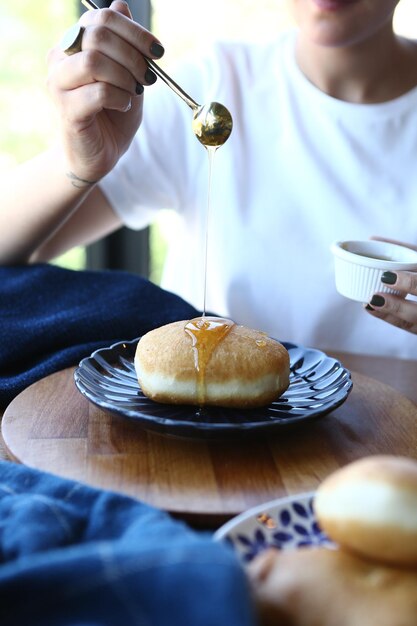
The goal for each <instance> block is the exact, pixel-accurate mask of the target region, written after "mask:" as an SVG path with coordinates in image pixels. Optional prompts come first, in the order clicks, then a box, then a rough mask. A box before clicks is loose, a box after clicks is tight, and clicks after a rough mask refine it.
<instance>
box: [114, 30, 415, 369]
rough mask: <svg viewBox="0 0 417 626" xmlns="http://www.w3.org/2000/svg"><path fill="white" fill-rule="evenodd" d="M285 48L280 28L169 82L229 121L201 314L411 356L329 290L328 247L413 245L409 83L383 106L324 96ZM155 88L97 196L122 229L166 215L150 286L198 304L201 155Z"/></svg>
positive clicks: (179, 115)
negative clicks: (376, 241) (173, 216)
mask: <svg viewBox="0 0 417 626" xmlns="http://www.w3.org/2000/svg"><path fill="white" fill-rule="evenodd" d="M294 45H295V34H294V33H292V32H291V33H287V34H286V35H285V36H282V37H281V38H280V39H278V40H277V41H275V42H271V43H268V44H266V45H265V46H261V45H254V44H248V45H246V44H240V43H229V44H219V45H218V46H216V47H215V48H214V49H213V50H212V56H211V57H210V58H209V59H206V60H205V61H203V62H202V63H201V64H200V65H199V64H195V65H192V66H191V64H190V66H189V67H187V68H184V70H183V72H181V73H178V72H177V74H175V75H174V77H175V78H176V80H177V82H178V83H179V84H181V85H182V86H183V88H184V89H185V90H186V91H187V92H188V93H189V94H190V95H191V96H192V97H193V98H194V99H195V100H197V101H198V102H201V103H203V102H208V101H212V100H217V101H219V102H221V103H223V104H225V105H226V106H227V107H228V108H229V110H230V111H231V113H232V116H233V120H234V128H233V132H232V135H231V137H230V138H229V140H228V141H227V142H226V144H225V145H224V146H222V147H221V148H220V149H219V150H217V152H216V154H215V158H214V168H213V179H212V187H211V190H212V191H211V205H210V212H209V220H210V224H209V237H208V265H207V267H208V273H207V292H206V293H207V300H206V310H207V311H211V312H214V313H216V314H219V315H223V316H228V317H230V318H231V319H233V320H234V321H235V322H237V323H243V324H246V325H249V326H252V327H255V328H259V329H261V330H264V331H266V332H268V333H269V334H270V335H272V336H274V337H276V338H278V339H281V340H285V341H291V342H295V343H298V344H301V345H304V346H313V347H318V348H322V349H334V350H343V351H349V352H363V353H368V354H385V355H395V356H402V357H404V358H412V359H416V358H417V337H416V336H415V335H412V334H410V333H407V332H405V331H404V330H400V329H397V328H395V327H393V326H391V325H389V324H387V323H384V322H382V321H380V320H377V319H375V318H372V316H370V315H368V314H367V313H366V312H365V311H364V310H363V307H362V305H361V304H359V303H357V302H353V301H350V300H347V299H345V298H343V297H342V296H341V295H339V294H338V293H337V291H336V289H335V283H334V269H333V258H332V255H331V253H330V250H329V248H330V245H331V243H332V242H333V241H335V240H339V239H367V238H368V237H370V236H372V235H380V236H385V237H390V238H394V239H398V240H402V241H406V242H409V243H414V244H417V214H416V204H417V176H416V169H417V88H415V89H413V90H412V91H410V92H409V93H407V94H405V95H403V96H401V97H399V98H397V99H395V100H393V101H390V102H386V103H382V104H369V105H361V104H352V103H348V102H344V101H340V100H337V99H335V98H332V97H330V96H328V95H326V94H324V93H323V92H321V91H320V90H318V89H317V88H316V87H315V86H314V85H312V84H311V83H310V82H309V81H308V80H307V78H306V77H305V76H304V75H303V74H302V72H301V71H300V69H299V68H298V66H297V64H296V61H295V55H294ZM158 83H159V84H157V85H154V86H152V87H151V88H149V89H146V90H145V91H146V96H145V111H144V123H143V125H142V126H141V128H140V129H139V131H138V133H137V136H136V137H135V139H134V141H133V143H132V145H131V147H130V149H129V151H128V152H127V153H126V154H125V155H124V156H123V157H122V159H121V160H120V162H119V163H118V165H117V166H116V167H115V169H114V170H113V171H112V172H111V173H110V174H109V175H108V176H107V177H106V178H105V179H104V180H103V181H102V188H103V191H104V192H105V194H106V195H107V197H108V199H109V201H110V202H111V204H112V206H113V207H114V210H115V211H116V212H117V213H118V214H119V215H120V216H121V218H122V220H123V221H124V223H125V224H126V225H127V226H129V227H131V228H142V227H144V226H145V225H147V224H148V223H149V222H151V221H152V220H153V219H154V218H155V215H156V211H157V210H159V209H161V208H171V209H175V211H176V212H177V214H178V223H177V225H176V228H175V230H173V233H172V235H173V236H172V241H171V245H170V249H169V253H168V259H167V262H166V268H165V274H164V279H163V286H164V287H165V288H167V289H170V290H171V291H174V292H176V293H178V294H180V295H181V296H182V297H184V298H185V299H186V300H188V301H189V302H191V303H192V304H194V305H195V306H196V307H197V308H199V309H202V307H203V291H204V290H203V279H204V249H205V243H204V241H205V221H206V212H207V189H208V169H209V168H208V156H207V152H206V150H205V149H204V148H203V146H202V145H201V144H200V143H199V141H198V140H197V139H196V138H195V137H194V135H193V132H192V129H191V119H192V112H191V110H190V109H189V108H188V107H187V105H186V104H185V103H184V102H182V101H181V100H180V99H179V98H178V96H176V95H175V94H173V93H172V91H171V90H170V89H169V88H168V87H167V86H166V85H164V84H163V83H162V82H161V81H158Z"/></svg>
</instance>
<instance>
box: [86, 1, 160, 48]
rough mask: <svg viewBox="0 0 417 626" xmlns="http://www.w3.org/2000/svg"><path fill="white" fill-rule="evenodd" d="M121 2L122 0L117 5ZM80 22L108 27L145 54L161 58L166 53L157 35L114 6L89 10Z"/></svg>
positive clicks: (87, 25)
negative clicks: (114, 8)
mask: <svg viewBox="0 0 417 626" xmlns="http://www.w3.org/2000/svg"><path fill="white" fill-rule="evenodd" d="M119 3H120V0H118V4H117V6H118V5H119ZM114 4H115V3H113V5H114ZM113 5H112V6H113ZM80 24H81V25H82V26H84V27H86V28H88V27H89V26H101V27H103V28H105V29H108V30H110V31H112V32H113V33H114V34H116V35H118V36H119V37H120V38H121V39H124V40H125V41H126V42H128V43H129V44H130V45H131V46H133V48H135V49H136V50H138V51H139V52H141V53H142V54H144V55H145V56H149V57H152V58H155V59H159V58H161V56H162V55H163V53H164V48H163V47H162V45H161V43H160V41H159V40H158V39H157V38H156V37H155V35H153V34H152V33H151V32H150V31H149V30H147V29H146V28H144V27H143V26H141V25H140V24H138V23H137V22H134V21H133V20H132V19H131V18H130V17H128V16H127V15H124V14H122V13H120V12H119V11H115V10H113V9H112V8H109V9H100V10H96V11H87V12H86V13H84V14H83V15H82V16H81V18H80Z"/></svg>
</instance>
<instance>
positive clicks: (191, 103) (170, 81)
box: [81, 0, 200, 111]
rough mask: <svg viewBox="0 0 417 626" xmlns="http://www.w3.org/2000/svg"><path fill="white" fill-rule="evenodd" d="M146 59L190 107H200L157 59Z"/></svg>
mask: <svg viewBox="0 0 417 626" xmlns="http://www.w3.org/2000/svg"><path fill="white" fill-rule="evenodd" d="M81 3H82V4H83V5H84V6H85V7H87V9H89V10H92V9H99V8H100V7H99V6H98V5H97V4H96V3H95V2H93V0H81ZM145 61H146V63H147V64H148V66H149V67H150V68H151V70H152V71H153V72H155V74H156V75H157V76H159V78H161V79H162V80H163V81H164V83H166V84H167V85H168V87H171V89H172V91H174V92H175V93H176V94H177V96H179V97H180V98H182V99H183V100H184V102H186V104H188V106H189V107H190V109H193V111H195V110H196V109H199V108H200V105H199V104H197V102H196V101H195V100H193V99H192V98H191V97H190V96H189V95H188V93H186V92H185V91H184V89H182V88H181V87H180V86H179V85H178V84H177V83H176V82H175V81H174V80H173V79H172V78H171V77H170V76H168V74H167V73H166V72H164V70H163V69H161V68H160V67H159V65H157V64H156V63H155V61H153V59H148V58H147V57H145Z"/></svg>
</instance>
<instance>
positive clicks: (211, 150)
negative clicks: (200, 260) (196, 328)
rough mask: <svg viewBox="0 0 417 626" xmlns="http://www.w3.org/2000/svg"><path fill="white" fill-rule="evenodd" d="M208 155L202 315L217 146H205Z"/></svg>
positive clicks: (204, 302) (204, 305)
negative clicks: (212, 183)
mask: <svg viewBox="0 0 417 626" xmlns="http://www.w3.org/2000/svg"><path fill="white" fill-rule="evenodd" d="M205 147H206V149H207V155H208V162H209V168H208V190H207V206H206V232H205V235H206V237H205V248H204V278H203V290H204V291H203V317H205V315H206V299H207V265H208V243H209V223H210V205H211V181H212V176H213V162H214V155H215V152H216V150H217V148H218V146H205Z"/></svg>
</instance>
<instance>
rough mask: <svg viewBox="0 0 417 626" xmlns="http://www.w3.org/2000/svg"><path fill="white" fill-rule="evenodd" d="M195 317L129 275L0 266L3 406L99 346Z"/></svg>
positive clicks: (177, 300) (177, 302)
mask: <svg viewBox="0 0 417 626" xmlns="http://www.w3.org/2000/svg"><path fill="white" fill-rule="evenodd" d="M199 314H200V313H199V312H198V311H196V309H194V308H193V307H192V306H191V305H190V304H188V303H187V302H185V301H184V300H182V299H181V298H180V297H178V296H176V295H174V294H173V293H170V292H168V291H165V290H163V289H161V288H160V287H157V286H156V285H154V284H152V283H151V282H149V281H148V280H145V279H144V278H141V277H140V276H137V275H135V274H132V273H129V272H123V271H115V270H111V271H87V270H86V271H74V270H68V269H64V268H61V267H56V266H53V265H49V264H36V265H29V266H17V267H0V406H3V407H4V406H6V405H7V403H8V402H10V401H11V400H12V398H13V397H14V396H16V395H17V394H18V393H19V392H20V391H22V390H23V389H24V388H25V387H27V386H28V385H30V384H31V383H33V382H36V381H37V380H39V379H41V378H43V377H44V376H47V375H48V374H51V373H53V372H56V371H58V370H60V369H64V368H66V367H69V366H71V365H78V363H79V361H80V360H81V359H82V358H83V357H85V356H88V355H89V354H91V352H93V351H94V350H96V349H97V348H101V347H104V346H108V345H111V344H112V343H114V342H116V341H128V340H130V339H135V338H136V337H139V336H140V335H142V334H144V333H146V332H147V331H149V330H151V329H153V328H156V327H157V326H162V325H163V324H167V323H169V322H173V321H176V320H180V319H190V318H193V317H196V316H197V315H199Z"/></svg>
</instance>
